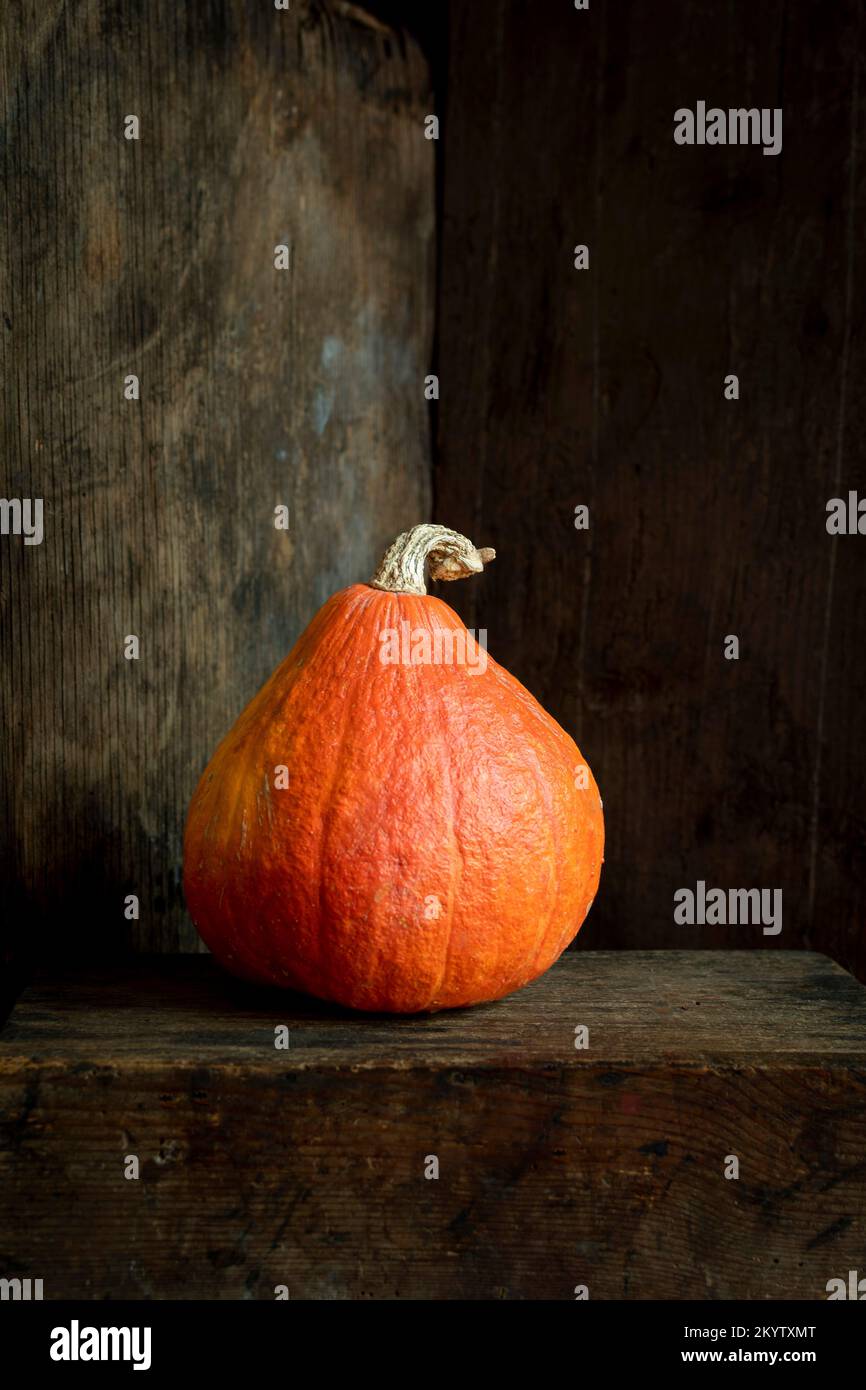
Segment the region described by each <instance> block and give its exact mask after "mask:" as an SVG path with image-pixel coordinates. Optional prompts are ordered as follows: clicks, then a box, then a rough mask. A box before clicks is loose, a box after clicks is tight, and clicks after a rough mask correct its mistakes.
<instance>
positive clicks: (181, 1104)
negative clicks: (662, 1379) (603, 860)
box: [0, 951, 866, 1299]
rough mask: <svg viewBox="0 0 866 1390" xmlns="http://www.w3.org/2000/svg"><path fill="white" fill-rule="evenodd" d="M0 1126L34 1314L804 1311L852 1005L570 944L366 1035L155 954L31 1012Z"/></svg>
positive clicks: (9, 1252) (820, 1253) (14, 1259)
mask: <svg viewBox="0 0 866 1390" xmlns="http://www.w3.org/2000/svg"><path fill="white" fill-rule="evenodd" d="M278 1024H287V1025H288V1026H289V1029H290V1046H289V1049H288V1050H287V1051H277V1050H276V1049H275V1048H274V1042H273V1040H274V1027H275V1025H278ZM580 1024H584V1025H586V1026H587V1027H588V1028H589V1047H588V1048H587V1049H586V1050H581V1051H578V1050H576V1049H575V1046H574V1041H575V1033H574V1030H575V1027H576V1026H578V1025H580ZM0 1135H2V1143H0V1226H2V1229H3V1230H4V1233H5V1235H4V1243H3V1253H2V1259H0V1275H3V1276H13V1275H19V1276H20V1277H26V1276H27V1275H31V1276H32V1277H39V1276H42V1277H45V1279H46V1285H45V1296H46V1297H84V1298H104V1297H110V1298H119V1299H124V1298H140V1297H160V1298H165V1297H173V1298H191V1297H199V1298H216V1299H236V1298H250V1297H252V1298H272V1297H273V1291H274V1287H275V1286H276V1285H277V1284H287V1285H288V1286H289V1289H290V1293H291V1296H292V1297H308V1298H363V1297H380V1298H381V1297H385V1298H449V1299H450V1298H472V1299H477V1298H497V1297H499V1298H529V1299H533V1298H565V1299H568V1298H572V1297H573V1296H574V1295H573V1290H574V1287H575V1285H577V1284H587V1285H588V1286H589V1291H590V1296H591V1297H593V1298H613V1297H620V1298H648V1297H655V1298H734V1297H737V1298H746V1299H752V1298H755V1299H760V1298H771V1297H772V1298H780V1299H791V1298H807V1299H818V1298H824V1297H826V1283H827V1280H828V1279H829V1278H832V1277H836V1276H838V1275H844V1274H845V1273H846V1271H847V1270H848V1269H849V1268H855V1267H857V1264H858V1261H860V1256H861V1254H862V1249H863V1239H864V1232H866V1165H864V1160H863V1155H864V1152H866V990H864V989H863V988H862V986H860V985H858V984H857V983H856V981H854V980H853V979H852V978H851V977H850V976H848V975H847V974H846V973H845V972H843V971H842V970H840V969H839V968H838V967H837V966H835V965H834V964H832V963H831V962H830V961H828V960H827V959H826V958H824V957H821V956H818V955H812V954H809V953H799V952H791V953H784V954H779V953H765V952H718V953H717V952H700V953H686V952H673V951H665V952H658V953H652V952H625V953H611V954H595V953H586V952H581V953H571V954H568V955H566V956H564V957H563V958H562V960H561V961H560V962H559V963H558V965H557V966H555V967H554V968H553V969H552V970H551V971H550V972H549V973H548V974H547V975H546V976H544V977H543V978H542V979H541V980H540V981H538V982H536V984H534V985H532V986H530V987H529V988H528V989H526V990H524V991H522V992H521V993H520V994H517V995H515V996H513V997H512V998H510V999H508V1000H504V1001H501V1002H500V1003H499V1004H496V1005H490V1006H484V1007H481V1008H478V1009H472V1010H466V1011H459V1012H455V1013H450V1014H444V1015H443V1014H439V1015H436V1016H435V1018H431V1019H428V1020H425V1019H418V1018H407V1019H383V1018H362V1017H358V1016H356V1015H350V1014H348V1013H344V1012H341V1011H340V1010H337V1009H335V1008H330V1007H328V1006H325V1005H319V1004H317V1003H315V1002H314V1001H309V1000H299V999H298V998H297V997H293V996H285V997H277V996H275V995H271V994H262V993H260V992H256V991H251V990H249V989H247V988H245V987H243V986H240V985H236V984H234V983H233V982H231V981H229V980H228V979H227V978H226V977H224V976H222V975H220V974H218V973H217V971H216V968H215V967H214V965H213V963H212V962H211V961H209V960H207V959H203V958H201V957H194V958H191V959H190V958H175V959H170V958H164V959H163V960H161V961H156V962H150V961H145V962H142V963H141V966H140V968H139V969H137V970H130V971H129V972H128V973H125V974H123V975H120V976H118V977H116V978H112V977H111V976H110V975H108V974H106V973H105V972H102V973H99V972H96V973H93V974H91V975H90V976H78V977H77V978H75V979H71V980H66V981H60V980H57V979H55V980H54V981H50V980H47V981H44V982H42V983H39V984H37V985H35V986H33V987H32V988H31V989H30V990H28V992H27V993H26V994H25V995H24V996H23V998H22V999H21V1001H20V1002H19V1004H18V1006H17V1008H16V1011H15V1014H14V1015H13V1018H12V1019H11V1020H10V1022H9V1024H8V1025H7V1027H6V1029H5V1030H4V1032H3V1034H2V1035H0ZM130 1154H134V1155H136V1156H137V1157H138V1158H139V1160H140V1164H141V1170H140V1171H141V1175H140V1177H139V1179H138V1180H133V1181H129V1180H126V1179H125V1178H124V1177H123V1165H124V1161H125V1158H126V1156H127V1155H130ZM732 1154H733V1155H736V1156H737V1157H738V1159H739V1162H740V1176H739V1179H737V1180H726V1179H725V1177H724V1168H725V1163H726V1159H727V1156H728V1155H732ZM429 1155H435V1156H436V1157H437V1158H438V1160H439V1165H440V1169H439V1172H440V1176H439V1178H438V1180H437V1181H428V1180H426V1179H425V1177H424V1169H425V1162H426V1161H427V1158H428V1156H429Z"/></svg>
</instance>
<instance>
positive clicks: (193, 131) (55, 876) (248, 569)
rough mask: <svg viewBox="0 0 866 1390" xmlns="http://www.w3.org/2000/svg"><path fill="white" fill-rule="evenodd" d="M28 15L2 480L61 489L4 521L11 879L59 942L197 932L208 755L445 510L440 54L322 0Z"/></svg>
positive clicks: (25, 909)
mask: <svg viewBox="0 0 866 1390" xmlns="http://www.w3.org/2000/svg"><path fill="white" fill-rule="evenodd" d="M0 45H2V47H0V69H2V71H3V75H4V81H3V107H2V130H0V139H2V158H3V162H4V163H3V170H4V175H5V179H6V184H5V187H6V190H7V197H6V203H5V209H6V215H5V218H4V222H3V232H2V247H0V258H2V259H0V276H2V280H0V286H2V293H0V300H2V310H3V314H4V320H3V322H4V325H5V326H4V327H3V328H2V332H0V339H2V354H3V360H2V390H3V393H4V395H3V429H4V435H3V440H2V490H3V495H4V496H5V497H41V498H43V499H44V509H45V511H44V526H45V537H44V541H43V543H42V544H41V545H38V546H28V547H25V546H24V545H23V542H22V539H21V538H16V537H7V536H4V537H3V538H2V541H0V595H2V618H3V626H4V629H5V639H6V643H7V646H6V651H7V654H8V655H7V658H6V660H5V661H4V667H5V671H4V690H5V698H6V700H7V701H8V706H7V711H8V712H7V715H6V716H5V717H4V719H3V721H2V732H0V739H2V754H0V756H2V762H3V768H4V777H3V793H2V795H3V815H4V817H5V821H6V826H7V834H6V837H5V839H6V851H5V856H4V861H3V873H2V878H3V881H4V889H5V890H6V893H7V897H8V898H9V899H11V901H8V902H7V906H8V907H9V908H10V910H11V909H15V910H16V911H17V916H18V920H19V921H26V922H28V923H30V924H32V927H33V929H34V931H33V932H32V933H31V929H30V927H28V934H29V935H30V940H31V942H32V941H33V940H35V941H36V942H37V943H38V945H39V948H40V949H44V950H45V951H46V952H48V951H51V950H56V949H58V948H67V947H68V948H71V949H72V950H74V951H75V952H80V951H84V950H88V949H100V950H105V949H106V948H107V947H109V946H119V945H123V944H126V943H128V944H130V945H132V946H133V947H137V948H147V949H174V948H177V947H178V946H181V947H184V948H188V949H189V948H194V947H195V943H196V936H195V932H194V930H193V928H192V926H191V924H190V923H189V920H188V918H187V917H186V915H185V913H184V910H183V904H182V899H181V893H180V870H181V840H180V836H181V829H182V825H183V819H184V815H185V810H186V806H187V803H188V799H189V797H190V795H191V792H192V790H193V787H194V785H195V781H196V779H197V777H198V775H199V773H200V771H201V769H202V767H203V766H204V764H205V762H206V761H207V758H208V757H209V755H210V753H211V752H212V751H213V748H214V747H215V745H216V743H217V741H218V739H219V738H220V737H221V736H222V734H223V733H224V732H225V731H226V729H227V728H228V727H229V726H230V724H231V722H232V721H233V720H234V718H235V717H236V716H237V714H238V713H239V712H240V710H241V709H242V708H243V706H244V705H245V703H246V702H247V701H248V699H250V698H251V697H252V695H253V694H254V693H255V692H256V690H257V689H258V687H259V686H260V685H261V683H262V682H263V681H264V680H265V679H266V677H267V676H268V675H269V674H270V672H271V671H272V670H273V669H274V667H275V666H276V665H277V664H278V662H279V661H280V660H281V659H282V657H283V656H284V655H285V653H286V652H287V651H288V650H289V648H290V647H291V645H292V642H293V641H294V639H295V637H296V636H297V634H298V632H299V631H300V630H301V628H302V627H303V626H304V625H305V624H306V623H307V622H308V621H309V619H310V618H311V617H312V616H313V614H314V613H315V611H316V609H317V608H318V607H319V606H320V604H321V603H322V602H323V601H324V599H325V598H326V597H327V596H328V595H329V594H330V593H332V592H333V591H334V590H335V589H337V588H340V587H341V586H342V585H344V584H346V583H349V582H354V581H356V580H359V579H364V578H366V577H367V576H368V575H369V574H370V572H371V569H372V566H373V564H374V562H375V560H376V559H377V558H378V556H379V555H380V554H381V552H382V549H383V548H384V546H385V545H386V544H387V543H388V542H389V541H390V540H391V539H393V537H394V535H396V534H397V533H398V532H399V531H400V530H402V529H404V528H405V527H406V526H407V525H412V524H414V523H416V522H417V521H419V520H421V519H422V518H424V517H425V516H426V515H428V514H429V491H430V460H429V418H428V406H427V404H426V402H425V400H424V376H425V373H427V372H428V371H429V369H430V355H431V351H432V319H433V302H432V301H433V278H434V220H435V187H434V183H435V181H434V149H433V145H432V144H431V142H429V141H427V140H425V139H424V136H423V117H424V115H425V114H426V113H427V112H428V111H429V110H430V105H431V97H430V91H429V87H430V81H429V72H428V68H427V65H426V62H425V60H424V59H423V57H422V56H421V54H420V51H419V50H418V48H417V47H416V46H415V45H414V44H413V43H412V42H411V41H409V40H408V39H407V38H406V36H405V35H403V34H400V33H396V32H395V31H393V30H391V29H389V28H388V27H387V26H385V25H384V24H383V23H382V22H381V21H380V20H378V19H376V18H373V17H371V16H369V15H366V14H365V12H364V11H363V9H361V8H359V7H356V6H352V5H345V4H339V3H334V4H330V5H328V4H320V3H306V0H295V3H293V4H292V7H291V10H290V11H289V12H281V11H277V10H275V9H274V7H273V5H270V4H263V5H249V4H246V3H244V0H209V3H202V4H194V5H192V4H191V5H177V4H175V3H170V2H169V0H154V3H150V4H148V5H147V6H128V5H123V4H119V3H108V0H106V3H98V2H97V0H90V2H89V3H82V4H75V5H71V4H62V3H54V4H48V5H46V4H42V3H35V0H27V2H26V3H25V0H13V3H10V4H8V5H5V6H4V7H3V16H2V23H0ZM129 114H136V115H138V116H139V118H140V123H141V129H140V139H139V140H138V141H137V142H135V141H131V140H126V139H125V138H124V118H125V117H126V116H127V115H129ZM279 244H285V245H287V246H288V247H289V248H290V257H291V259H290V268H289V269H288V270H286V271H278V270H276V269H275V266H274V248H275V246H277V245H279ZM133 373H134V374H136V375H137V376H138V377H139V378H140V391H141V396H140V400H139V401H130V400H126V399H124V380H125V378H126V377H127V375H129V374H133ZM278 504H284V505H287V506H288V507H289V509H290V530H289V532H288V533H285V532H282V531H277V530H275V528H274V524H273V523H274V508H275V506H276V505H278ZM130 633H133V634H136V635H137V636H138V637H139V639H140V642H141V657H140V660H138V661H127V660H125V659H124V647H123V643H124V638H125V636H126V635H127V634H130ZM127 893H135V894H137V895H138V896H139V897H140V900H141V918H140V920H139V921H138V922H135V921H133V922H128V921H126V920H125V918H124V897H125V895H126V894H127ZM81 913H86V914H87V922H88V925H87V928H86V931H85V930H84V929H82V930H80V931H79V929H77V928H73V922H74V921H75V918H76V915H77V914H81Z"/></svg>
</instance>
